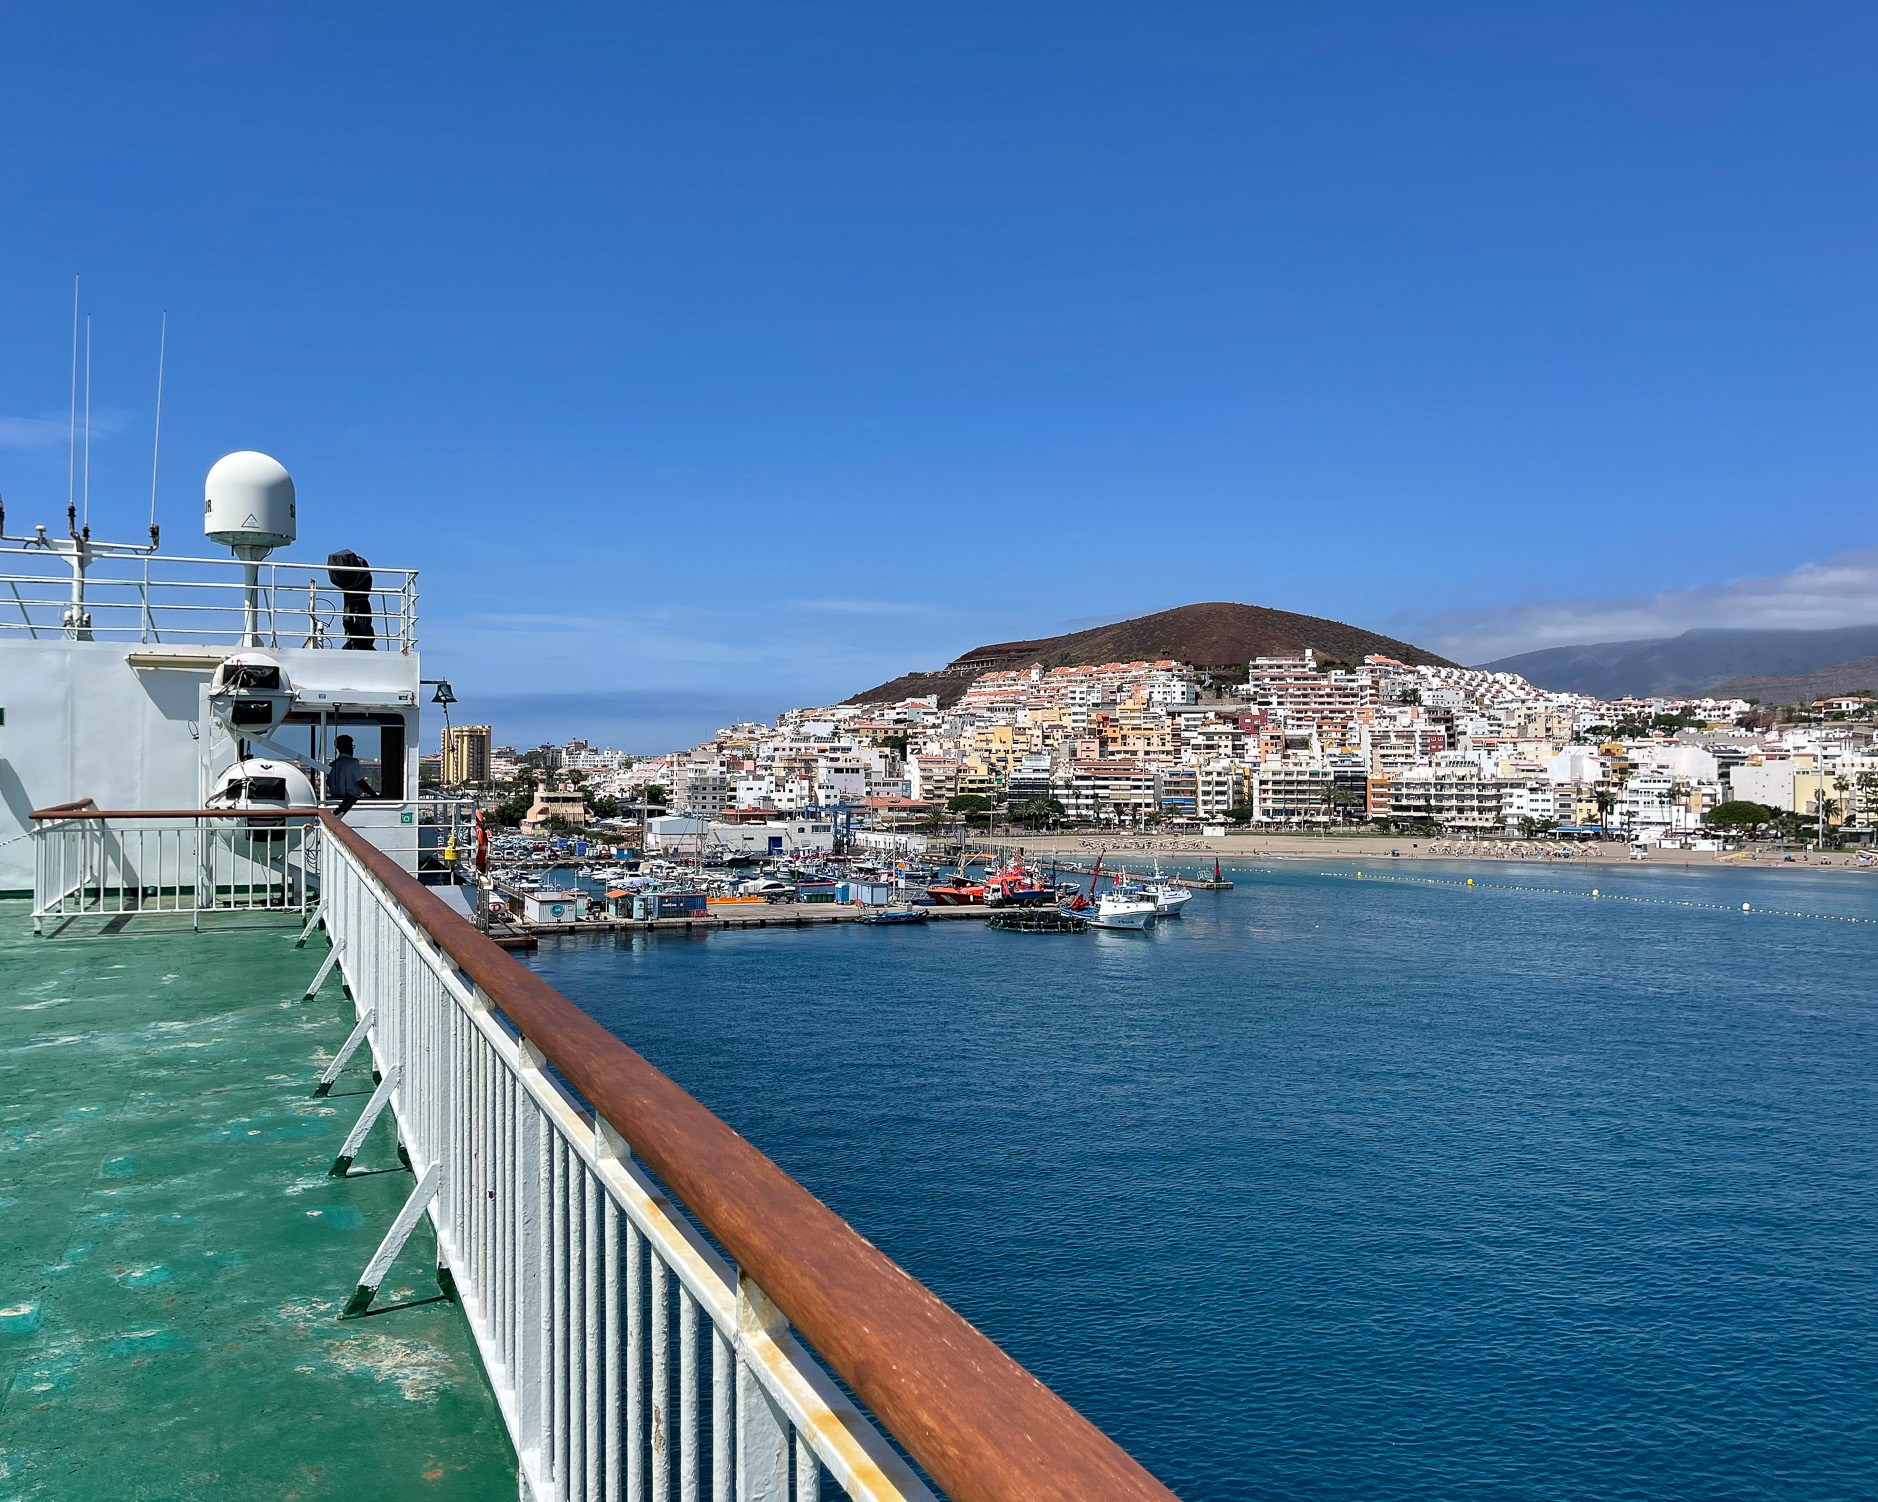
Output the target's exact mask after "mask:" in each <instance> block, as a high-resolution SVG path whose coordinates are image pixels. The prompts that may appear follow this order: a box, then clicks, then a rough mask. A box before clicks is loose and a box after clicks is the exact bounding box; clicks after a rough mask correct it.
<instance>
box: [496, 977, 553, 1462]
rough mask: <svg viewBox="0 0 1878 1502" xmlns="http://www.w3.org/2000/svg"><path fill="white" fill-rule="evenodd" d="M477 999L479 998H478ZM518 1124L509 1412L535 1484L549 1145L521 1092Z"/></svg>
mask: <svg viewBox="0 0 1878 1502" xmlns="http://www.w3.org/2000/svg"><path fill="white" fill-rule="evenodd" d="M478 994H479V996H480V994H481V993H478ZM521 1055H522V1062H523V1068H524V1069H528V1068H534V1069H539V1068H540V1067H541V1065H542V1063H543V1062H544V1060H543V1057H542V1054H541V1051H540V1050H539V1049H537V1048H536V1047H535V1046H534V1045H533V1044H531V1043H529V1042H528V1041H527V1040H526V1039H524V1040H523V1041H522V1044H521ZM517 1104H518V1107H519V1110H518V1113H517V1114H518V1115H519V1117H520V1120H519V1121H518V1122H517V1123H516V1126H517V1131H516V1135H517V1137H518V1139H519V1141H518V1144H517V1153H516V1157H517V1159H518V1160H519V1161H518V1165H517V1166H518V1167H524V1171H523V1172H522V1173H521V1174H519V1175H518V1176H517V1177H518V1179H519V1181H520V1182H518V1183H517V1184H515V1185H514V1187H513V1189H512V1191H511V1192H512V1193H513V1194H514V1195H515V1196H516V1198H517V1200H518V1201H519V1204H518V1205H517V1207H516V1228H515V1231H516V1236H515V1239H516V1259H515V1260H516V1266H515V1283H516V1304H517V1309H516V1314H517V1319H516V1348H517V1349H516V1361H515V1408H516V1428H517V1429H518V1430H519V1431H520V1443H519V1444H518V1445H517V1446H516V1449H517V1451H518V1453H519V1455H520V1458H521V1463H522V1467H523V1469H524V1470H526V1471H530V1472H532V1473H533V1475H535V1476H536V1477H538V1478H544V1479H545V1477H546V1475H547V1471H548V1457H549V1455H550V1454H551V1445H550V1443H549V1436H548V1433H547V1413H546V1408H547V1405H546V1403H545V1402H544V1401H543V1396H544V1392H545V1389H546V1385H547V1380H548V1359H549V1358H548V1351H547V1348H546V1342H545V1341H544V1340H543V1339H542V1333H543V1331H544V1329H545V1328H546V1325H547V1321H548V1319H549V1317H550V1311H549V1309H548V1277H547V1268H546V1264H547V1260H548V1195H549V1193H550V1179H551V1176H552V1163H551V1161H550V1158H551V1152H552V1146H553V1144H552V1142H551V1141H550V1135H551V1132H550V1127H549V1123H548V1120H547V1118H546V1117H545V1116H544V1115H543V1114H542V1112H541V1110H540V1108H539V1107H537V1106H536V1105H535V1104H534V1102H533V1100H532V1099H531V1098H530V1097H529V1095H528V1094H527V1092H525V1091H524V1092H519V1093H518V1098H517Z"/></svg>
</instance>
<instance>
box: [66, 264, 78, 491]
mask: <svg viewBox="0 0 1878 1502" xmlns="http://www.w3.org/2000/svg"><path fill="white" fill-rule="evenodd" d="M71 431H72V437H71V444H70V446H69V452H68V453H67V455H66V468H65V514H66V515H67V516H70V515H71V514H72V507H73V505H74V504H76V502H77V500H78V278H77V277H76V276H74V277H73V278H72V430H71Z"/></svg>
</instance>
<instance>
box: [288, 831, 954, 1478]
mask: <svg viewBox="0 0 1878 1502" xmlns="http://www.w3.org/2000/svg"><path fill="white" fill-rule="evenodd" d="M322 866H323V871H322V875H321V882H322V892H321V898H320V914H319V916H321V917H323V920H324V922H325V924H326V928H327V932H328V935H329V937H330V939H331V941H332V945H333V949H332V951H331V954H330V955H329V959H328V963H329V965H330V964H331V963H332V961H333V960H334V959H336V961H337V963H338V965H339V966H340V968H341V971H342V973H343V975H344V976H345V979H346V982H347V984H348V986H349V987H350V989H351V992H352V996H353V1001H354V1006H355V1008H356V1011H357V1015H358V1018H359V1028H358V1030H357V1032H355V1035H354V1039H353V1040H352V1044H353V1046H355V1045H356V1044H357V1043H358V1042H359V1041H361V1040H367V1041H369V1044H370V1047H371V1049H372V1054H373V1058H374V1063H375V1067H376V1068H377V1070H378V1072H379V1074H380V1075H381V1084H380V1086H379V1090H378V1092H376V1093H375V1094H374V1096H373V1104H371V1105H368V1106H367V1108H366V1112H365V1114H364V1115H363V1116H362V1117H361V1118H360V1124H359V1125H358V1126H356V1127H355V1129H354V1131H353V1133H352V1136H351V1137H350V1138H349V1139H348V1141H347V1144H346V1147H345V1149H344V1150H342V1153H341V1156H340V1160H339V1162H338V1163H337V1164H336V1165H335V1170H336V1171H339V1172H344V1171H346V1170H347V1169H348V1168H349V1163H350V1158H351V1155H352V1154H353V1153H354V1152H356V1151H357V1150H358V1148H359V1146H360V1144H362V1143H363V1141H364V1140H365V1136H366V1132H367V1130H369V1126H370V1122H371V1119H372V1117H373V1116H375V1115H376V1114H377V1108H378V1107H379V1106H382V1105H384V1104H388V1105H389V1106H390V1107H391V1109H392V1111H393V1113H394V1116H395V1119H396V1123H397V1127H398V1133H399V1137H400V1139H401V1142H402V1145H403V1148H404V1150H405V1152H406V1153H407V1154H408V1156H409V1158H410V1166H411V1170H412V1172H413V1174H414V1175H415V1176H416V1179H417V1187H416V1189H415V1190H414V1191H413V1195H412V1198H411V1201H410V1202H409V1203H407V1206H406V1211H405V1214H404V1215H403V1216H401V1217H400V1218H399V1226H398V1227H394V1231H393V1235H391V1236H388V1237H387V1238H386V1244H385V1246H384V1247H381V1248H380V1254H379V1256H378V1257H376V1258H374V1259H373V1264H372V1266H371V1267H368V1269H367V1270H366V1274H365V1276H364V1277H362V1278H361V1279H360V1285H359V1288H358V1291H357V1293H356V1294H355V1295H354V1301H353V1306H352V1308H353V1310H354V1312H357V1311H362V1310H363V1308H365V1307H367V1306H369V1303H370V1299H371V1296H372V1293H373V1291H374V1290H375V1288H376V1286H377V1281H378V1279H379V1278H382V1276H383V1275H384V1273H385V1271H386V1269H387V1268H388V1266H389V1264H390V1262H391V1260H392V1257H393V1255H395V1252H396V1250H397V1244H398V1243H399V1242H401V1241H402V1235H403V1233H408V1231H409V1229H410V1227H411V1225H413V1224H415V1222H416V1220H417V1219H418V1217H419V1216H420V1215H421V1214H423V1213H426V1212H427V1213H428V1214H429V1216H430V1218H431V1220H432V1222H433V1224H434V1226H435V1228H436V1236H437V1248H438V1259H439V1263H440V1267H441V1271H440V1274H439V1278H440V1281H444V1282H445V1283H446V1286H447V1287H453V1289H454V1292H455V1293H456V1295H457V1296H458V1297H459V1298H460V1300H461V1302H462V1305H463V1308H464V1311H465V1313H466V1314H467V1316H468V1319H469V1323H470V1327H471V1329H472V1330H473V1331H474V1333H475V1338H476V1342H477V1345H478V1347H479V1348H480V1351H481V1355H482V1359H483V1363H484V1366H485V1368H486V1370H487V1372H488V1375H489V1379H490V1383H491V1385H492V1386H493V1388H494V1389H495V1393H496V1397H497V1401H498V1403H499V1405H500V1407H501V1410H502V1415H503V1418H504V1419H505V1421H506V1422H507V1424H508V1428H509V1432H510V1435H511V1437H512V1438H513V1440H514V1442H515V1448H516V1452H517V1454H518V1456H519V1457H520V1462H521V1471H522V1480H523V1488H524V1496H531V1497H533V1498H535V1499H537V1502H550V1499H552V1502H615V1499H620V1498H625V1499H630V1502H647V1499H657V1502H666V1499H669V1498H671V1497H672V1496H673V1495H674V1491H675V1492H676V1495H677V1496H678V1497H679V1498H682V1499H684V1502H698V1499H700V1498H706V1497H708V1498H710V1499H711V1502H732V1499H735V1502H789V1499H791V1498H793V1499H794V1502H812V1499H818V1498H819V1497H820V1496H821V1495H822V1491H821V1488H822V1485H823V1480H824V1478H827V1479H830V1480H832V1482H833V1483H834V1485H835V1486H837V1487H839V1488H840V1489H841V1491H843V1492H844V1493H845V1494H846V1495H848V1496H852V1497H859V1498H868V1499H877V1502H889V1499H896V1498H902V1499H908V1502H915V1499H930V1498H931V1497H932V1493H931V1492H930V1491H929V1490H928V1489H927V1488H926V1487H925V1486H924V1485H923V1484H922V1483H921V1481H920V1480H919V1479H918V1477H917V1476H915V1474H914V1473H913V1471H912V1469H911V1468H910V1467H909V1466H908V1465H907V1463H906V1462H905V1461H904V1460H903V1459H902V1458H901V1457H900V1455H899V1454H898V1452H897V1451H896V1450H895V1449H894V1447H893V1446H892V1445H891V1444H890V1443H888V1441H887V1440H886V1438H885V1437H884V1436H883V1435H882V1434H881V1432H880V1431H879V1430H878V1429H877V1428H876V1427H875V1426H874V1425H873V1424H872V1423H871V1422H869V1421H868V1419H867V1418H866V1417H865V1416H864V1415H863V1414H862V1413H861V1412H860V1411H859V1409H858V1408H857V1407H856V1406H855V1404H854V1403H853V1402H852V1401H850V1400H849V1399H848V1398H847V1397H846V1396H845V1395H844V1394H843V1392H842V1391H841V1389H840V1388H839V1387H838V1386H837V1385H836V1384H835V1382H834V1381H833V1380H832V1379H831V1378H830V1377H829V1376H828V1375H827V1373H826V1372H825V1371H824V1370H823V1368H822V1366H821V1365H820V1364H819V1363H818V1362H817V1361H816V1360H815V1359H814V1358H813V1357H812V1356H811V1355H810V1354H809V1353H808V1352H807V1351H806V1350H805V1349H804V1348H803V1346H802V1345H801V1344H800V1343H799V1342H798V1341H797V1340H796V1338H795V1337H794V1336H793V1335H792V1334H791V1332H790V1329H789V1326H788V1323H787V1321H786V1320H785V1319H784V1318H783V1317H782V1315H781V1314H780V1313H779V1312H778V1311H777V1309H776V1306H775V1305H774V1304H773V1303H772V1302H771V1301H770V1299H769V1298H768V1297H767V1296H765V1295H764V1293H763V1292H762V1291H761V1290H760V1289H759V1288H757V1287H756V1286H755V1285H754V1284H753V1283H752V1282H751V1281H750V1280H749V1279H748V1278H747V1277H740V1276H739V1273H738V1271H737V1269H735V1268H734V1267H732V1266H731V1265H730V1264H729V1263H728V1262H727V1261H726V1260H725V1259H724V1258H723V1257H721V1256H720V1255H719V1254H718V1253H717V1252H716V1251H715V1250H713V1248H712V1247H711V1246H710V1245H709V1244H708V1243H707V1242H706V1241H705V1239H704V1238H703V1237H702V1236H701V1235H700V1234H699V1233H698V1232H697V1230H695V1229H694V1228H693V1226H692V1225H691V1223H690V1221H689V1220H688V1219H687V1218H686V1217H685V1216H684V1215H682V1214H681V1213H679V1212H678V1211H677V1210H676V1209H675V1207H674V1206H673V1205H672V1203H671V1202H670V1200H669V1199H668V1198H667V1197H666V1196H665V1195H664V1194H663V1193H662V1192H661V1190H660V1189H659V1188H658V1187H657V1186H656V1185H655V1184H654V1183H653V1181H652V1180H651V1179H650V1178H649V1177H648V1175H647V1174H646V1172H645V1171H644V1170H643V1169H642V1168H641V1167H640V1166H639V1165H638V1164H637V1163H636V1162H635V1161H634V1157H633V1152H632V1145H631V1144H630V1143H628V1142H626V1141H624V1140H623V1139H622V1138H621V1136H620V1135H619V1133H618V1132H617V1131H615V1130H614V1128H613V1127H611V1126H610V1125H609V1124H608V1123H606V1122H605V1121H603V1120H601V1119H600V1118H599V1117H598V1116H597V1115H595V1114H590V1113H588V1112H586V1111H583V1110H582V1109H581V1107H580V1106H579V1104H578V1103H577V1102H576V1100H575V1099H574V1097H573V1096H572V1095H571V1094H570V1093H569V1092H568V1091H567V1090H566V1089H565V1088H564V1087H563V1086H562V1085H561V1084H560V1083H559V1082H558V1081H557V1080H556V1078H555V1077H554V1075H553V1074H552V1073H551V1072H550V1071H549V1069H548V1067H547V1062H546V1060H545V1058H544V1057H543V1055H542V1054H541V1052H540V1051H539V1050H538V1049H537V1048H536V1047H535V1046H534V1045H533V1044H531V1043H530V1042H528V1041H527V1040H526V1039H524V1038H520V1037H518V1036H516V1035H515V1033H514V1032H512V1031H511V1029H510V1028H509V1027H508V1026H507V1025H506V1024H505V1022H504V1021H503V1019H502V1018H501V1017H500V1016H499V1015H498V1013H497V1011H496V1008H495V1006H494V1005H493V1004H492V1002H491V1001H490V1000H489V998H488V997H487V996H485V995H484V993H483V992H482V991H481V990H480V988H478V987H476V986H474V985H472V984H470V983H468V982H467V981H466V980H465V979H464V978H463V976H462V975H461V974H460V973H459V970H458V968H457V966H456V964H455V963H454V962H453V961H452V960H451V959H450V958H449V957H448V956H446V955H445V954H444V953H443V952H442V950H441V949H440V948H439V946H438V945H437V943H436V942H435V941H434V940H433V939H432V938H431V937H430V935H429V934H428V933H427V932H426V931H425V930H424V928H423V927H421V926H420V925H419V924H418V923H417V922H416V921H414V920H413V918H412V917H411V916H410V914H409V913H408V912H407V911H406V910H405V908H404V907H403V906H402V905H401V904H400V903H399V901H398V900H397V898H396V897H395V896H394V895H393V894H392V893H391V892H390V891H388V890H387V889H386V887H385V886H384V885H383V884H382V883H381V882H380V881H379V880H378V879H377V878H376V877H375V876H374V874H373V873H372V872H371V871H370V870H369V869H367V868H366V866H365V865H364V864H363V863H362V862H361V860H360V859H359V858H358V857H357V856H356V855H355V854H354V853H353V852H352V851H351V850H350V849H348V848H347V847H346V846H345V845H343V844H341V843H340V841H339V840H338V839H336V838H330V837H329V838H327V839H326V840H325V841H324V847H323V859H322ZM309 926H310V925H309ZM324 975H325V970H324V969H322V971H321V978H323V977H324ZM316 985H317V982H316ZM343 1062H344V1056H343V1055H341V1056H340V1057H338V1058H335V1059H334V1060H333V1062H332V1067H331V1068H330V1069H329V1071H328V1079H329V1080H330V1079H331V1078H332V1077H334V1076H336V1074H337V1072H338V1070H339V1068H340V1066H341V1065H342V1064H343ZM400 1228H401V1229H400ZM446 1273H447V1275H448V1276H447V1278H445V1274H446Z"/></svg>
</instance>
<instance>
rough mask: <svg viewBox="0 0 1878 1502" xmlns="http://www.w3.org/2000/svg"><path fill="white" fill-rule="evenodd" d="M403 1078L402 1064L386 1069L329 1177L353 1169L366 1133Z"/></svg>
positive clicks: (336, 1177) (335, 1159) (349, 1133)
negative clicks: (353, 1162)
mask: <svg viewBox="0 0 1878 1502" xmlns="http://www.w3.org/2000/svg"><path fill="white" fill-rule="evenodd" d="M403 1078H404V1066H403V1065H402V1064H393V1065H392V1066H391V1068H389V1069H388V1070H386V1071H385V1077H384V1078H383V1079H382V1080H380V1081H379V1082H378V1088H377V1089H376V1090H374V1091H373V1092H372V1098H371V1099H370V1100H368V1101H367V1102H366V1103H365V1109H364V1110H363V1111H361V1112H360V1113H359V1119H358V1120H357V1121H356V1122H355V1123H353V1127H352V1130H351V1131H350V1132H348V1133H347V1134H346V1142H345V1146H344V1147H342V1148H340V1149H339V1156H338V1157H336V1158H334V1159H333V1166H332V1167H331V1168H329V1169H327V1170H326V1172H327V1174H328V1176H329V1177H332V1178H335V1179H343V1178H344V1177H345V1176H346V1175H347V1174H348V1173H350V1172H351V1171H352V1160H353V1159H354V1158H356V1157H357V1156H358V1155H359V1149H360V1148H362V1147H363V1146H365V1136H366V1133H368V1132H370V1131H371V1129H372V1123H373V1122H375V1121H377V1120H378V1113H379V1112H380V1111H382V1110H384V1109H385V1106H386V1105H387V1104H388V1103H389V1102H390V1100H391V1092H392V1091H393V1090H396V1089H397V1088H398V1081H399V1080H401V1079H403Z"/></svg>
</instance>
